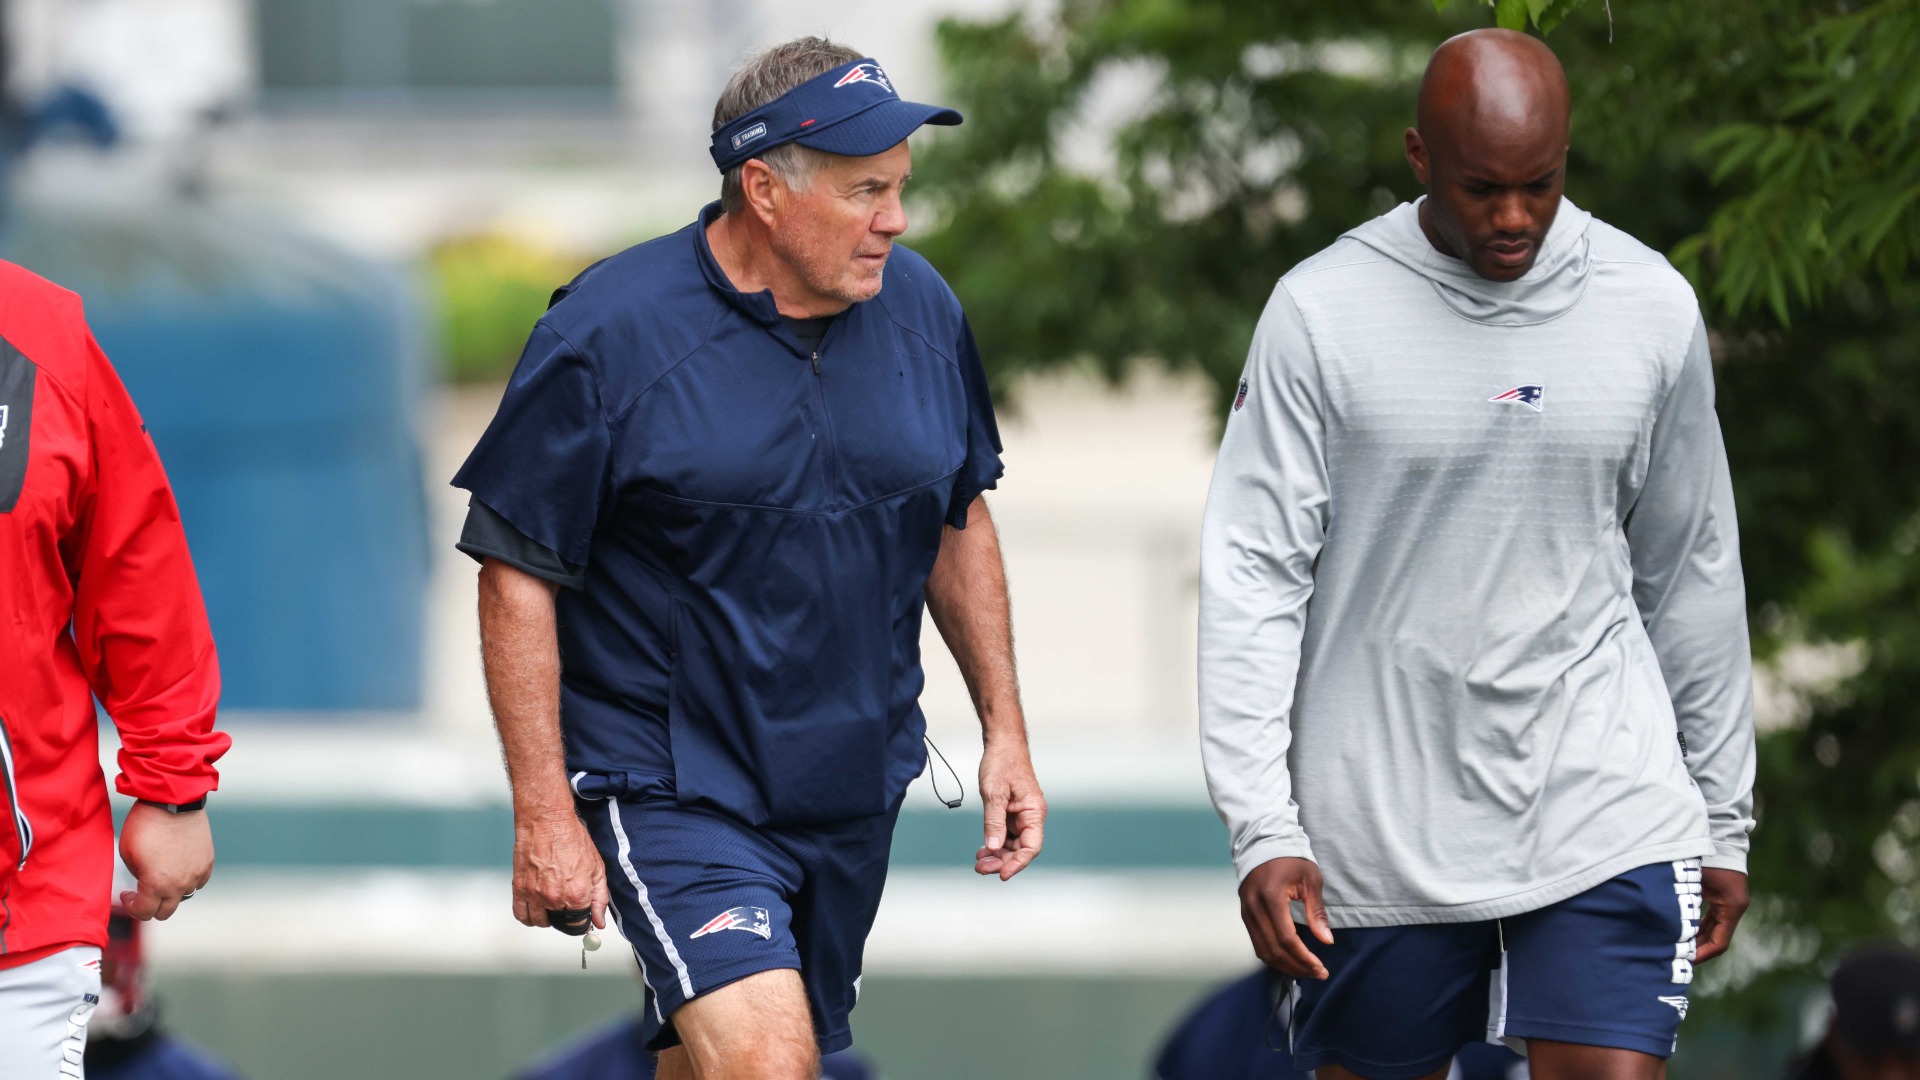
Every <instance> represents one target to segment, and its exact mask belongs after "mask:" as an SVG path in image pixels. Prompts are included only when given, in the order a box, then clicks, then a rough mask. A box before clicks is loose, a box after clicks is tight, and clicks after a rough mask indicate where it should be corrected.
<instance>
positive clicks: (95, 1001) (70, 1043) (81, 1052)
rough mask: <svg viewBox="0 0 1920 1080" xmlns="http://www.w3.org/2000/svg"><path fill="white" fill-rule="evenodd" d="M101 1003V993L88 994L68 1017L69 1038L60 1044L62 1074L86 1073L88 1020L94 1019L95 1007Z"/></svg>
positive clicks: (75, 1074) (78, 1074) (76, 1074)
mask: <svg viewBox="0 0 1920 1080" xmlns="http://www.w3.org/2000/svg"><path fill="white" fill-rule="evenodd" d="M99 1004H100V995H99V994H88V995H86V996H85V997H83V998H81V999H80V1006H79V1007H78V1008H76V1009H74V1010H73V1015H72V1016H69V1017H67V1038H66V1041H64V1042H62V1043H61V1044H60V1075H61V1076H85V1075H86V1073H85V1071H84V1070H85V1068H86V1060H87V1021H89V1020H91V1019H93V1010H94V1007H95V1006H97V1005H99Z"/></svg>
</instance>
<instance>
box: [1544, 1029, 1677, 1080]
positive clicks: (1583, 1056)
mask: <svg viewBox="0 0 1920 1080" xmlns="http://www.w3.org/2000/svg"><path fill="white" fill-rule="evenodd" d="M1527 1067H1528V1068H1530V1069H1531V1070H1532V1071H1533V1072H1532V1075H1533V1080H1666V1077H1667V1061H1666V1059H1665V1058H1660V1057H1655V1056H1653V1055H1652V1054H1642V1053H1640V1052H1639V1051H1637V1050H1620V1049H1617V1048H1615V1047H1611V1046H1582V1045H1580V1044H1579V1043H1565V1042H1552V1041H1550V1040H1547V1039H1528V1040H1527Z"/></svg>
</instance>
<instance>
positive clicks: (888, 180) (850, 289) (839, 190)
mask: <svg viewBox="0 0 1920 1080" xmlns="http://www.w3.org/2000/svg"><path fill="white" fill-rule="evenodd" d="M912 171H913V160H912V157H911V156H910V155H909V153H908V151H907V144H906V143H905V142H902V143H900V144H899V145H898V146H895V147H894V148H893V149H891V150H888V151H886V152H885V153H882V154H875V155H874V156H872V157H863V158H855V157H837V156H836V157H833V158H830V159H829V160H828V163H827V164H826V165H824V166H822V167H821V169H820V171H819V173H818V174H816V175H815V176H814V178H813V186H812V187H810V188H808V189H807V190H806V191H792V190H787V191H785V192H784V198H783V199H782V200H781V203H780V209H779V212H778V213H777V215H775V218H774V221H773V222H772V229H771V232H772V243H773V250H774V254H776V255H778V256H779V257H780V258H781V260H782V261H784V262H786V263H787V265H789V266H791V267H792V268H793V269H794V271H795V272H796V273H797V274H798V275H799V277H800V279H801V281H803V282H805V284H806V286H807V287H808V288H809V289H810V290H812V291H813V292H814V293H816V294H818V295H819V296H821V297H824V298H830V299H833V300H837V301H840V302H842V303H846V304H857V303H859V302H860V301H862V300H871V299H872V298H873V297H874V295H875V294H877V293H878V292H879V291H880V278H881V274H882V272H883V271H885V269H886V266H887V256H888V254H890V253H891V252H892V251H893V240H894V237H896V236H899V235H900V234H902V233H904V232H906V231H907V212H906V210H905V209H904V208H903V207H902V206H901V203H900V192H901V188H903V187H904V186H905V185H906V182H907V177H908V175H909V174H910V173H911V172H912Z"/></svg>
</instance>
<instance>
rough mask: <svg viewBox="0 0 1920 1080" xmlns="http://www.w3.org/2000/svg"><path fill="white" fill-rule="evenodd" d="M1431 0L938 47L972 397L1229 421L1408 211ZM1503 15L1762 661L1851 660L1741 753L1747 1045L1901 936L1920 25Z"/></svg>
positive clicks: (960, 31) (1908, 883)
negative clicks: (1809, 701)
mask: <svg viewBox="0 0 1920 1080" xmlns="http://www.w3.org/2000/svg"><path fill="white" fill-rule="evenodd" d="M1439 6H1440V7H1441V8H1444V9H1445V10H1436V8H1435V6H1434V5H1433V4H1431V3H1424V2H1414V0H1351V2H1347V3H1342V4H1327V3H1323V2H1321V0H1188V2H1185V3H1176V2H1173V0H1062V3H1061V4H1060V6H1059V8H1058V11H1057V13H1055V14H1053V15H1050V16H1047V17H1044V18H1041V17H1033V16H1010V17H1008V18H1004V19H1000V20H997V21H987V22H948V23H946V24H944V25H943V26H942V28H941V31H940V42H941V48H942V52H943V56H944V58H945V61H946V63H947V67H948V75H949V85H950V86H951V88H952V90H951V95H952V96H954V97H956V98H958V99H959V101H958V104H959V105H960V106H961V107H962V109H963V110H964V111H965V112H966V115H967V123H966V125H965V126H963V127H961V128H959V129H957V130H956V131H954V132H952V133H950V134H947V135H944V136H943V137H942V138H940V139H938V140H936V141H935V142H934V144H933V145H932V146H931V147H930V148H929V150H928V152H927V153H925V154H924V155H923V160H922V161H921V163H920V167H919V169H918V173H919V175H920V177H921V178H922V179H921V180H919V181H917V182H916V183H917V184H919V185H921V186H922V196H921V198H922V199H923V202H922V210H923V211H925V212H926V215H927V216H928V217H930V218H931V220H932V221H933V222H934V227H933V228H932V229H931V230H930V231H928V232H926V233H924V234H922V235H919V236H918V237H916V238H915V243H916V246H918V247H919V248H920V249H921V250H922V251H923V252H925V253H926V254H927V255H928V256H929V257H930V258H932V259H933V261H934V263H935V265H937V266H939V267H940V268H941V270H942V271H943V272H944V273H945V274H947V276H948V278H949V280H951V281H952V283H953V284H954V287H955V289H956V290H957V291H958V292H959V294H960V296H961V299H962V300H963V301H964V302H965V303H966V305H967V309H968V313H969V315H970V317H971V318H972V320H973V323H974V327H975V330H976V334H977V336H978V338H979V340H980V342H981V345H982V349H983V352H984V354H985V355H986V356H987V358H988V362H989V365H990V370H991V373H992V375H993V376H994V378H995V380H996V384H997V385H1002V386H1004V385H1005V384H1006V383H1007V381H1008V380H1009V379H1010V378H1011V377H1013V376H1014V375H1016V374H1018V373H1021V372H1025V371H1031V370H1035V369H1044V368H1049V367H1057V366H1063V365H1091V366H1093V367H1095V368H1096V369H1097V370H1100V371H1102V372H1104V373H1106V374H1107V375H1108V376H1109V377H1111V378H1114V379H1116V380H1117V379H1121V378H1124V376H1125V373H1126V372H1127V371H1128V370H1129V369H1130V368H1131V367H1132V366H1133V365H1135V364H1137V363H1141V362H1148V363H1155V364H1161V365H1165V366H1168V367H1171V368H1174V369H1178V370H1193V371H1198V372H1201V373H1203V374H1204V375H1206V376H1207V377H1208V378H1209V379H1211V380H1212V383H1213V385H1214V386H1215V388H1216V389H1217V393H1218V399H1219V401H1220V402H1221V404H1222V406H1223V407H1224V404H1225V402H1226V400H1227V398H1228V397H1229V396H1230V395H1231V393H1232V390H1233V387H1234V385H1235V384H1236V382H1237V380H1238V377H1239V373H1240V369H1241V365H1242V363H1243V361H1244V357H1245V352H1246V346H1247V343H1248V341H1249V340H1250V338H1251V336H1252V330H1253V325H1254V323H1255V321H1256V320H1257V318H1258V316H1259V312H1260V310H1261V307H1262V306H1263V304H1264V302H1265V300H1266V297H1267V295H1268V293H1269V292H1270V291H1271V290H1272V287H1273V283H1274V281H1275V280H1276V279H1277V278H1278V277H1279V276H1280V274H1282V273H1283V272H1284V271H1285V270H1286V269H1287V268H1288V267H1290V266H1292V265H1293V264H1294V263H1296V262H1298V261H1299V260H1301V259H1303V258H1305V257H1306V256H1307V255H1310V254H1312V253H1313V252H1315V251H1317V250H1319V249H1320V248H1322V247H1324V246H1325V245H1327V244H1328V243H1330V242H1332V241H1333V240H1334V238H1336V237H1337V236H1339V235H1340V233H1342V232H1343V231H1345V230H1347V229H1349V228H1351V227H1353V226H1354V225H1357V224H1359V223H1360V222H1361V221H1363V220H1365V219H1366V218H1368V217H1371V216H1373V215H1374V214H1377V213H1379V212H1381V211H1384V210H1386V209H1387V208H1389V207H1391V206H1392V205H1393V204H1395V203H1397V202H1399V201H1401V200H1404V199H1407V198H1411V197H1413V196H1415V195H1417V194H1418V193H1419V192H1418V190H1417V187H1416V185H1415V184H1414V181H1413V179H1412V176H1411V174H1410V173H1409V172H1408V170H1407V167H1406V165H1405V163H1404V160H1403V157H1402V149H1401V146H1402V141H1401V137H1402V132H1403V131H1404V130H1405V128H1406V126H1407V124H1409V123H1411V121H1412V113H1413V97H1414V90H1415V87H1416V84H1417V80H1418V77H1419V73H1420V71H1421V69H1422V67H1423V66H1424V64H1425V61H1426V57H1427V55H1428V54H1429V53H1430V51H1431V50H1432V48H1433V46H1434V45H1436V44H1438V43H1439V42H1440V41H1441V40H1442V39H1444V38H1445V37H1446V36H1447V35H1449V34H1451V33H1454V32H1457V31H1459V30H1462V29H1467V28H1469V27H1471V26H1474V25H1482V24H1484V22H1485V20H1486V17H1487V14H1488V12H1487V11H1486V9H1485V8H1484V7H1482V6H1480V5H1478V4H1472V3H1455V4H1452V5H1451V6H1449V5H1447V4H1445V3H1442V4H1440V5H1439ZM1576 6H1578V7H1579V10H1577V11H1576V10H1574V8H1575V7H1576ZM1521 9H1524V16H1525V18H1526V19H1527V20H1528V21H1529V22H1530V23H1531V24H1532V25H1534V26H1536V27H1538V26H1546V27H1549V28H1551V27H1555V26H1556V25H1557V29H1554V32H1553V35H1552V38H1551V44H1552V45H1553V47H1554V48H1555V50H1556V51H1557V52H1559V53H1560V55H1561V57H1562V59H1563V60H1564V62H1565V63H1566V66H1567V69H1568V73H1569V77H1570V79H1571V81H1572V85H1573V89H1574V99H1575V105H1574V109H1575V114H1574V150H1573V154H1572V157H1571V161H1570V170H1569V181H1568V194H1569V195H1570V196H1571V197H1572V198H1573V199H1574V200H1575V201H1576V202H1578V203H1580V204H1581V205H1582V206H1584V207H1586V208H1587V209H1589V210H1592V211H1594V212H1595V213H1597V214H1598V215H1599V216H1600V217H1601V218H1603V219H1604V220H1607V221H1609V222H1611V223H1613V224H1615V225H1618V226H1620V227H1621V228H1623V229H1626V230H1627V231H1629V232H1631V233H1633V234H1634V235H1636V236H1638V237H1640V238H1641V239H1642V240H1644V241H1646V242H1647V243H1649V244H1651V245H1653V246H1654V247H1655V248H1657V249H1660V250H1663V251H1668V252H1672V253H1674V255H1675V257H1676V259H1677V261H1678V262H1679V264H1680V265H1681V266H1682V268H1683V269H1685V270H1687V271H1688V272H1689V274H1690V275H1691V276H1692V277H1693V278H1694V280H1695V282H1696V285H1697V286H1698V287H1699V288H1700V290H1701V292H1702V295H1703V297H1704V298H1705V300H1706V306H1707V309H1708V316H1709V321H1710V323H1711V324H1712V325H1713V326H1714V328H1715V331H1716V354H1717V359H1718V360H1719V362H1720V371H1719V380H1720V413H1721V417H1722V422H1723V425H1724V427H1725V430H1726V435H1727V441H1728V447H1729V453H1730V455H1731V457H1732V461H1733V468H1734V478H1735V482H1736V486H1737V493H1738V496H1739V501H1740V510H1741V524H1742V529H1743V545H1742V546H1743V556H1744V558H1745V560H1746V567H1747V580H1748V588H1749V592H1750V598H1751V601H1752V605H1753V612H1754V626H1755V630H1756V647H1757V649H1758V650H1759V651H1760V652H1761V653H1762V654H1763V655H1766V654H1769V653H1771V652H1773V651H1775V650H1776V649H1778V648H1779V647H1780V646H1781V645H1782V644H1783V643H1785V642H1790V641H1809V642H1844V643H1854V644H1855V645H1857V646H1859V647H1861V648H1862V649H1863V650H1864V651H1863V659H1864V669H1863V670H1862V671H1860V672H1859V673H1858V674H1857V675H1855V676H1853V677H1851V678H1849V679H1847V680H1846V681H1845V682H1844V683H1843V684H1842V685H1841V686H1840V687H1839V688H1837V689H1836V690H1834V691H1833V692H1831V693H1828V694H1824V695H1822V696H1821V697H1820V698H1819V699H1818V700H1817V701H1815V702H1814V705H1813V710H1812V715H1811V716H1810V717H1809V718H1807V720H1806V721H1805V723H1804V724H1800V725H1795V726H1793V727H1790V728H1789V729H1787V730H1782V731H1778V732H1774V733H1769V734H1767V735H1765V736H1764V737H1763V739H1762V747H1761V755H1760V779H1759V791H1760V797H1761V813H1762V821H1763V824H1762V827H1761V829H1760V830H1759V832H1758V833H1757V834H1756V837H1755V842H1756V847H1755V852H1754V858H1753V871H1754V887H1755V889H1756V891H1757V892H1759V893H1760V894H1761V896H1762V900H1761V903H1760V905H1759V907H1758V921H1757V922H1756V923H1755V925H1754V926H1753V927H1752V928H1751V929H1752V931H1753V932H1752V933H1750V934H1748V935H1747V941H1746V942H1745V943H1744V944H1743V946H1742V948H1741V949H1740V950H1737V951H1736V955H1735V956H1734V957H1731V958H1730V961H1731V962H1728V963H1723V964H1721V965H1718V966H1719V968H1720V970H1721V971H1722V972H1723V973H1724V974H1722V975H1720V976H1718V978H1720V979H1723V980H1724V979H1728V978H1730V977H1732V976H1735V975H1737V976H1738V978H1735V979H1733V981H1734V982H1736V983H1738V984H1740V985H1739V986H1736V987H1734V989H1736V990H1738V991H1739V992H1738V993H1735V994H1733V995H1731V996H1729V997H1727V998H1724V999H1723V1001H1722V1003H1721V1004H1720V1005H1719V1006H1717V1007H1718V1008H1720V1009H1722V1010H1725V1009H1729V1008H1733V1007H1735V1006H1737V1007H1738V1008H1740V1009H1742V1010H1744V1011H1745V1015H1746V1016H1747V1017H1748V1019H1749V1020H1751V1021H1752V1022H1754V1023H1756V1024H1757V1023H1759V1022H1760V1019H1761V1017H1762V1016H1764V1015H1765V1014H1766V1013H1767V1011H1768V1009H1769V1008H1771V1007H1772V1006H1773V1005H1774V1004H1776V1003H1777V1001H1778V999H1779V996H1778V994H1777V993H1776V992H1775V991H1776V990H1777V989H1778V988H1779V987H1780V986H1783V985H1787V983H1788V982H1789V981H1790V980H1794V979H1800V980H1805V979H1807V978H1808V977H1810V976H1811V975H1812V974H1813V973H1814V971H1815V970H1817V967H1818V965H1820V964H1821V963H1823V962H1825V961H1827V960H1830V959H1831V958H1832V956H1833V955H1834V953H1835V952H1836V951H1837V950H1840V949H1842V948H1844V947H1845V946H1846V945H1847V944H1849V943H1851V942H1854V941H1857V940H1859V939H1861V938H1863V937H1868V936H1887V935H1897V936H1900V937H1904V938H1906V939H1908V940H1910V941H1911V940H1920V921H1917V920H1920V903H1916V900H1920V892H1916V886H1917V882H1920V876H1917V866H1920V864H1916V861H1915V856H1916V844H1920V787H1917V786H1916V779H1915V778H1916V775H1917V774H1920V738H1916V737H1915V735H1914V734H1912V731H1913V730H1914V728H1913V720H1912V713H1913V711H1914V710H1915V708H1916V707H1917V706H1920V554H1917V552H1920V290H1916V288H1915V286H1914V285H1913V284H1911V283H1910V282H1909V281H1908V280H1907V279H1906V274H1907V271H1908V270H1909V269H1910V268H1911V266H1912V263H1913V260H1914V258H1915V253H1916V250H1920V211H1917V210H1916V205H1917V204H1920V143H1916V135H1915V131H1914V128H1915V125H1914V123H1913V121H1914V118H1915V114H1916V112H1917V111H1920V64H1915V63H1913V62H1912V57H1914V56H1916V55H1920V2H1916V0H1882V2H1875V3H1867V4H1858V3H1856V4H1852V5H1844V4H1840V3H1833V2H1823V3H1812V2H1805V0H1689V2H1687V3H1649V2H1647V0H1631V2H1629V0H1621V2H1619V3H1613V4H1611V5H1610V6H1607V5H1602V4H1592V3H1589V4H1586V5H1583V6H1581V5H1576V4H1574V3H1562V2H1557V0H1556V2H1543V0H1518V3H1516V4H1509V6H1507V7H1505V8H1499V7H1496V10H1495V12H1494V14H1495V15H1496V16H1497V17H1500V18H1503V19H1504V20H1506V21H1508V22H1509V23H1512V22H1514V21H1515V20H1517V19H1518V18H1520V17H1521V15H1522V13H1523V12H1522V10H1521ZM1392 317H1393V314H1392V312H1390V311H1383V312H1381V318H1383V319H1391V318H1392ZM1769 965H1771V968H1770V969H1769ZM1708 970H1709V971H1711V970H1712V969H1711V968H1710V969H1708Z"/></svg>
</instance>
